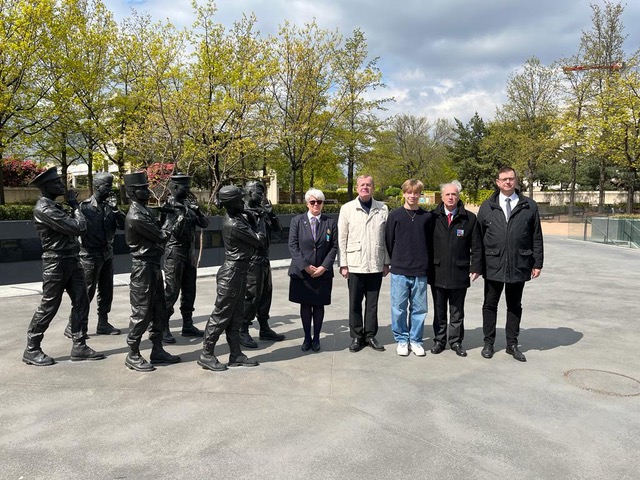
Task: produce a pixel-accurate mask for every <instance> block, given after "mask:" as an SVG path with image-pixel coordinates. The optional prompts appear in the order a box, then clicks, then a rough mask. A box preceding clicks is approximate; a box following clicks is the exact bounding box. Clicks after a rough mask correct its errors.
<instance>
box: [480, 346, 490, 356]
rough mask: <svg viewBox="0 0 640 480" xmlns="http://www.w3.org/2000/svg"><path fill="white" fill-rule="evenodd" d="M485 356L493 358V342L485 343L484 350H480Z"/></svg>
mask: <svg viewBox="0 0 640 480" xmlns="http://www.w3.org/2000/svg"><path fill="white" fill-rule="evenodd" d="M480 355H482V357H483V358H491V357H493V344H491V343H485V344H484V348H483V349H482V352H480Z"/></svg>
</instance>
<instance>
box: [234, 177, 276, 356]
mask: <svg viewBox="0 0 640 480" xmlns="http://www.w3.org/2000/svg"><path fill="white" fill-rule="evenodd" d="M246 190H247V198H246V200H245V211H247V212H249V213H251V214H253V215H254V217H255V219H256V223H258V222H264V225H265V229H266V241H265V244H264V246H263V247H259V248H256V250H255V252H254V254H253V256H252V257H251V266H250V267H249V272H248V274H247V293H246V295H245V301H244V319H243V322H242V328H241V329H240V343H241V344H242V346H243V347H246V348H258V344H257V343H256V342H255V340H254V339H253V338H252V337H251V334H250V333H249V325H251V323H252V322H253V319H254V318H255V317H256V314H257V317H258V324H259V325H260V332H259V335H260V340H273V341H275V342H281V341H282V340H284V339H285V336H284V335H281V334H279V333H276V332H274V331H273V330H272V329H271V327H270V326H269V310H271V299H272V297H273V282H272V280H271V264H270V262H269V247H270V246H271V232H279V231H280V230H282V227H281V226H280V222H279V221H278V217H277V216H276V215H275V214H274V213H273V207H272V205H271V202H269V201H268V200H266V201H265V198H264V185H263V184H262V182H258V181H251V182H248V183H247V184H246Z"/></svg>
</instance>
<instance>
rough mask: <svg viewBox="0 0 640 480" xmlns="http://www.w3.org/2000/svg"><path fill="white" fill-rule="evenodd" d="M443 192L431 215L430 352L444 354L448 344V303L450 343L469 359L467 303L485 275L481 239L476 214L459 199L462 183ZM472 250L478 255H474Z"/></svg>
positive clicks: (446, 187)
mask: <svg viewBox="0 0 640 480" xmlns="http://www.w3.org/2000/svg"><path fill="white" fill-rule="evenodd" d="M440 193H441V195H442V202H440V204H439V205H438V206H437V207H436V208H435V209H434V210H433V211H432V212H431V213H432V215H433V216H434V221H433V223H432V225H433V231H432V234H431V242H430V246H431V249H432V252H430V254H429V256H430V258H431V260H432V261H431V267H430V269H429V276H428V278H429V280H428V281H429V285H431V295H432V296H433V310H434V315H433V341H434V343H433V347H432V348H431V353H433V354H436V355H437V354H439V353H442V352H443V351H444V349H445V346H446V344H447V303H448V304H449V314H450V315H449V335H448V343H449V345H450V346H451V350H453V351H454V352H456V354H457V355H458V356H459V357H466V356H467V352H466V350H465V349H464V347H463V346H462V341H463V340H464V302H465V297H466V295H467V289H468V288H469V286H470V285H471V281H473V280H475V279H476V278H478V277H479V276H480V273H481V272H482V259H481V254H480V253H479V251H480V249H481V241H482V240H481V238H480V229H479V228H478V224H477V221H476V216H475V214H474V213H473V212H469V211H467V210H466V209H465V208H464V204H463V203H462V201H461V200H460V183H459V182H457V181H453V182H451V183H446V184H444V185H442V187H441V189H440ZM472 250H475V251H476V255H473V256H472ZM470 280H471V281H470Z"/></svg>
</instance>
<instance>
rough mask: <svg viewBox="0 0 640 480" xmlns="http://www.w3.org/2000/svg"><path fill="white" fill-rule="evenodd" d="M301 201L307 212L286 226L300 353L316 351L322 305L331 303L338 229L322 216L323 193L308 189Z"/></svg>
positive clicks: (290, 291) (291, 286) (318, 344)
mask: <svg viewBox="0 0 640 480" xmlns="http://www.w3.org/2000/svg"><path fill="white" fill-rule="evenodd" d="M304 199H305V201H306V202H307V208H308V209H309V211H308V212H307V213H303V214H302V215H297V216H295V217H293V219H292V220H291V225H290V227H289V253H290V254H291V265H290V266H289V278H290V282H289V301H290V302H294V303H299V304H300V317H301V319H302V328H303V329H304V342H303V343H302V351H303V352H306V351H308V350H309V349H312V350H313V351H314V352H318V351H320V330H321V328H322V320H323V319H324V306H325V305H330V304H331V288H332V286H333V263H334V262H335V260H336V255H337V253H338V227H337V223H336V221H335V220H334V219H332V218H329V217H327V216H326V215H322V204H323V203H324V194H323V193H322V192H321V191H320V190H317V189H315V188H312V189H310V190H308V191H307V193H305V195H304ZM314 224H315V225H314ZM312 321H313V337H312V336H311V323H312Z"/></svg>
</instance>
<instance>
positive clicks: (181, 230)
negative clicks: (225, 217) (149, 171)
mask: <svg viewBox="0 0 640 480" xmlns="http://www.w3.org/2000/svg"><path fill="white" fill-rule="evenodd" d="M167 204H168V205H169V207H171V209H172V210H173V211H171V212H169V213H167V222H168V223H169V224H170V225H172V233H171V236H170V237H169V240H168V241H167V245H166V253H165V261H164V273H165V287H166V289H165V295H166V300H167V315H168V317H169V318H171V315H173V306H174V305H175V303H176V300H177V299H178V295H179V294H180V293H181V294H182V297H181V300H180V312H181V313H182V316H183V319H186V320H188V321H190V320H191V315H192V312H193V305H194V303H195V298H196V279H197V261H198V258H197V255H196V249H195V246H196V230H197V228H198V227H200V228H207V227H208V226H209V219H208V218H207V217H206V216H204V215H203V214H202V213H201V212H200V211H199V210H195V209H193V208H192V207H190V206H187V205H183V204H181V203H178V202H177V201H176V200H175V199H174V198H173V197H170V198H169V201H168V202H167Z"/></svg>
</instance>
